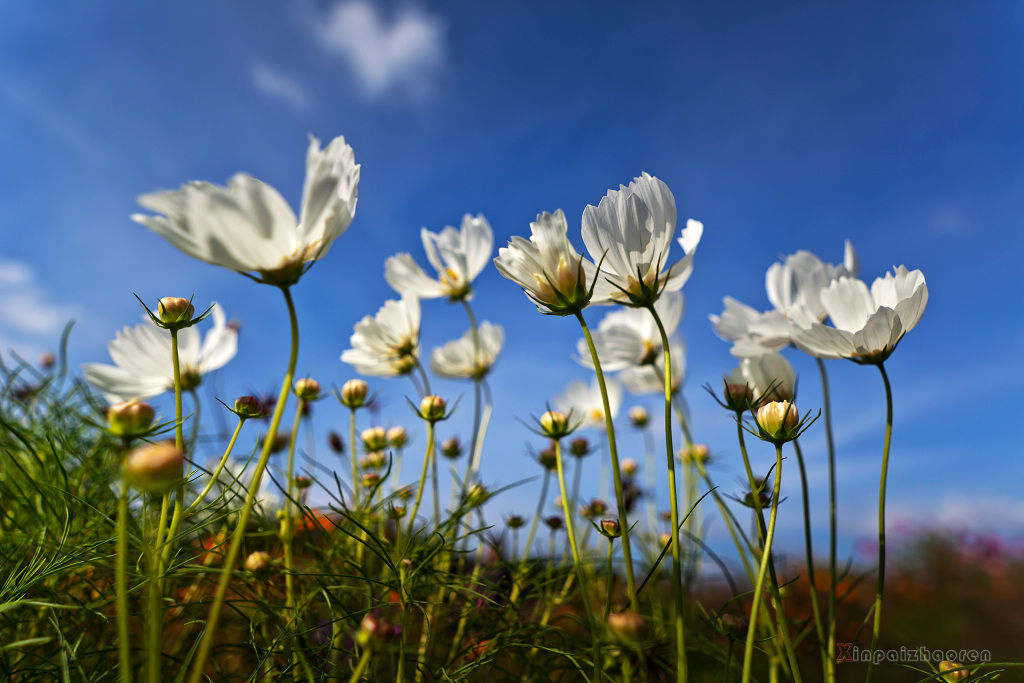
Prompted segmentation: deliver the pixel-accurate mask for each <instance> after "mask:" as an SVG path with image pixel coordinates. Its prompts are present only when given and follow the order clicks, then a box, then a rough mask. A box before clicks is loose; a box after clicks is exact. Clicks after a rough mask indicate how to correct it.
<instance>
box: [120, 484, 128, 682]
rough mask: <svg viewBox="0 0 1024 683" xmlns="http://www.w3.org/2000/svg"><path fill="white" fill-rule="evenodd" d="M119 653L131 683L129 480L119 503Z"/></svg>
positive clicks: (123, 679) (123, 671)
mask: <svg viewBox="0 0 1024 683" xmlns="http://www.w3.org/2000/svg"><path fill="white" fill-rule="evenodd" d="M117 651H118V658H119V662H120V667H121V683H131V680H132V659H131V642H130V635H129V629H128V480H127V479H125V480H123V481H122V482H121V498H120V499H119V500H118V503H117Z"/></svg>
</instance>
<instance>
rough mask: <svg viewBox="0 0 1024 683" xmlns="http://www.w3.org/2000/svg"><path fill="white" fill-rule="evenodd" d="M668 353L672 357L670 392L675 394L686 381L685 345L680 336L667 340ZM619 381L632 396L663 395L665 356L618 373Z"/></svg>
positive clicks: (660, 355)
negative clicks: (648, 363)
mask: <svg viewBox="0 0 1024 683" xmlns="http://www.w3.org/2000/svg"><path fill="white" fill-rule="evenodd" d="M668 352H669V354H670V355H671V357H672V367H671V368H670V369H669V371H670V373H671V375H672V376H671V378H670V380H671V382H672V385H671V391H672V393H673V394H675V393H677V392H678V391H679V390H680V389H682V387H683V380H684V379H686V344H685V342H684V341H683V338H682V337H681V336H680V335H678V334H677V335H675V336H673V337H671V338H669V340H668ZM619 379H620V380H622V383H623V384H625V385H626V388H627V389H629V391H630V392H632V393H634V394H661V395H664V394H665V356H664V354H661V353H659V354H658V356H657V358H655V359H654V362H653V363H651V364H650V365H637V366H633V367H629V368H626V369H625V370H623V371H622V372H620V373H619Z"/></svg>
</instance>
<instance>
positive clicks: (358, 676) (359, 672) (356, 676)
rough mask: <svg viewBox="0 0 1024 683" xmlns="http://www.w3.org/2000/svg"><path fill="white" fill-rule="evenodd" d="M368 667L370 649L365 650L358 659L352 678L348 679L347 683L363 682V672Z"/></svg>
mask: <svg viewBox="0 0 1024 683" xmlns="http://www.w3.org/2000/svg"><path fill="white" fill-rule="evenodd" d="M369 665H370V648H365V649H364V650H363V654H362V655H361V656H360V657H359V662H358V663H357V664H356V668H355V670H354V671H353V672H352V678H350V679H349V683H359V681H361V680H363V672H364V671H366V667H367V666H369Z"/></svg>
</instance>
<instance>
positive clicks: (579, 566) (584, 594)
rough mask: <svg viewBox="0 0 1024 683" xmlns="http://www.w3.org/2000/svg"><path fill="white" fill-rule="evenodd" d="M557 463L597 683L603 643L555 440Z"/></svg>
mask: <svg viewBox="0 0 1024 683" xmlns="http://www.w3.org/2000/svg"><path fill="white" fill-rule="evenodd" d="M555 463H556V464H557V466H558V486H559V489H560V490H561V493H562V513H563V514H564V515H565V530H566V533H567V534H568V536H569V545H570V546H571V547H572V561H573V564H575V565H576V576H577V577H578V578H579V582H580V599H582V600H583V607H584V608H585V609H586V612H587V622H588V623H589V624H590V636H591V639H592V640H593V644H594V678H593V680H594V681H595V683H596V682H597V681H599V680H600V679H601V641H600V639H599V637H598V628H597V622H596V621H595V620H594V611H593V608H592V607H591V605H590V591H589V590H587V577H586V575H585V573H584V571H583V560H582V559H581V558H580V550H579V547H577V545H576V533H575V531H574V530H573V523H572V510H571V509H570V507H569V506H570V502H569V496H568V494H567V492H566V489H565V467H563V466H562V444H561V442H560V441H558V440H557V439H556V440H555Z"/></svg>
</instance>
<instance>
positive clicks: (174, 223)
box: [132, 136, 359, 285]
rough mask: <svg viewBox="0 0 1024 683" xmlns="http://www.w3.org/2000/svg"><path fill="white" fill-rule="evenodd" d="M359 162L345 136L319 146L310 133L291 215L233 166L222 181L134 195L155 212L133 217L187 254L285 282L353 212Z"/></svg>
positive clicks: (269, 190) (267, 189)
mask: <svg viewBox="0 0 1024 683" xmlns="http://www.w3.org/2000/svg"><path fill="white" fill-rule="evenodd" d="M358 184H359V164H357V163H355V155H354V153H353V152H352V148H351V147H350V146H348V145H347V144H345V138H343V137H340V136H339V137H337V138H335V139H334V140H332V141H331V143H330V144H329V145H328V146H327V147H326V148H325V149H323V150H321V149H320V143H319V142H318V141H317V140H316V139H311V140H310V143H309V151H308V153H307V155H306V181H305V186H304V187H303V191H302V208H301V211H300V215H299V218H298V219H296V217H295V214H294V213H293V212H292V209H291V207H289V206H288V203H287V202H286V201H285V200H284V199H283V198H282V197H281V195H280V194H279V193H278V192H277V190H275V189H274V188H273V187H271V186H269V185H267V184H265V183H263V182H261V181H259V180H256V179H255V178H253V177H251V176H248V175H244V174H238V175H236V176H235V177H234V178H232V179H231V181H230V183H229V184H228V186H227V187H221V186H219V185H213V184H211V183H206V182H192V183H188V184H186V185H183V186H182V187H181V189H180V190H174V191H166V192H157V193H154V194H148V195H143V196H141V197H139V204H141V205H142V206H143V207H144V208H146V209H149V210H150V211H153V212H155V213H156V214H157V215H147V214H135V215H133V216H132V219H133V220H135V221H137V222H139V223H142V224H143V225H145V226H147V227H148V228H150V229H152V230H153V231H154V232H156V233H157V234H159V235H161V236H163V237H164V238H165V239H167V240H168V241H169V242H170V243H171V244H173V245H174V246H176V247H177V248H178V249H180V250H181V251H183V252H185V253H186V254H188V255H189V256H192V257H195V258H197V259H200V260H202V261H206V262H207V263H212V264H213V265H217V266H223V267H225V268H230V269H231V270H235V271H238V272H241V273H246V274H250V275H252V274H255V275H252V276H253V277H254V278H255V279H258V280H260V281H262V282H267V283H270V284H276V285H289V284H293V283H295V282H296V281H298V278H299V276H301V275H302V273H303V272H304V271H305V270H306V269H307V268H308V266H307V265H306V264H311V262H313V261H315V260H316V259H319V258H321V257H323V256H324V255H325V254H327V251H328V250H329V249H330V247H331V244H332V243H333V242H334V240H335V239H337V238H338V236H340V235H341V234H342V233H343V232H345V230H346V229H347V228H348V226H349V224H351V222H352V217H353V216H354V215H355V210H356V200H357V195H358Z"/></svg>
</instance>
